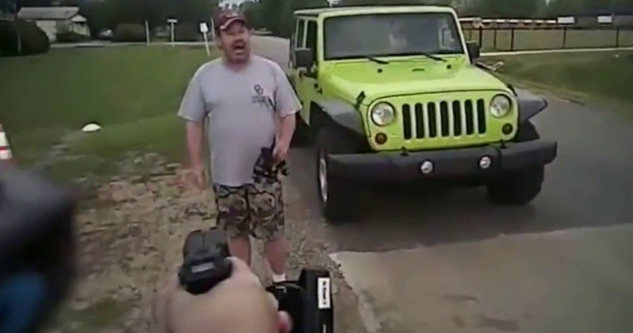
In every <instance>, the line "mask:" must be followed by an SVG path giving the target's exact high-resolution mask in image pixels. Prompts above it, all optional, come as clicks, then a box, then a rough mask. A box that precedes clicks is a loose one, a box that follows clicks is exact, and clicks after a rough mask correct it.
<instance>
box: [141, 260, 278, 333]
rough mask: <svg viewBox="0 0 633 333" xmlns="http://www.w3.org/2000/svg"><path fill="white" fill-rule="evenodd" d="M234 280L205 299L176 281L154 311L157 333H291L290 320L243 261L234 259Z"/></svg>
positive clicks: (172, 280)
mask: <svg viewBox="0 0 633 333" xmlns="http://www.w3.org/2000/svg"><path fill="white" fill-rule="evenodd" d="M231 260H232V261H233V274H232V275H231V277H230V278H229V279H227V280H225V281H223V282H221V283H220V284H218V285H217V286H215V287H214V288H213V289H211V290H210V291H209V292H207V293H206V294H203V295H198V296H193V295H191V294H189V293H187V292H186V291H184V290H183V289H181V288H180V286H179V285H178V278H177V277H173V278H172V279H171V280H170V281H169V282H168V283H167V285H166V286H165V288H164V289H163V290H162V291H161V293H160V294H159V296H158V298H157V301H156V302H155V304H154V308H153V317H154V318H153V324H154V325H155V327H154V328H153V329H152V332H157V333H224V332H226V333H229V332H230V333H241V332H244V333H246V332H248V333H278V332H281V333H289V332H290V330H291V322H290V317H289V316H288V314H287V313H285V312H278V309H277V306H278V305H277V301H276V300H275V298H274V297H273V296H272V295H271V294H269V293H267V292H266V291H265V290H264V288H263V286H262V284H261V282H260V281H259V279H258V278H257V276H256V275H255V274H253V272H252V271H251V270H250V268H249V267H248V265H246V263H244V262H243V261H241V260H239V259H236V258H231Z"/></svg>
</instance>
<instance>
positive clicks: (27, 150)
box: [0, 47, 208, 178]
mask: <svg viewBox="0 0 633 333" xmlns="http://www.w3.org/2000/svg"><path fill="white" fill-rule="evenodd" d="M205 61H208V57H207V55H206V51H205V50H204V48H199V47H197V48H193V47H173V48H172V47H116V48H99V49H52V50H51V51H50V52H49V53H47V54H44V55H38V56H31V57H15V58H0V73H2V74H0V86H1V87H2V89H0V105H1V106H0V121H1V122H2V124H3V125H4V127H5V130H6V131H7V132H8V135H9V140H10V141H11V145H12V149H13V152H14V154H15V155H16V158H17V159H18V160H19V164H20V165H29V164H31V163H33V162H35V161H37V160H38V159H41V158H42V157H43V156H44V154H45V152H47V150H49V149H50V147H51V146H52V145H53V144H55V143H56V142H58V141H59V140H61V139H62V138H68V137H73V136H76V137H77V138H78V139H76V140H70V142H69V144H68V150H69V153H70V154H72V155H77V156H82V158H81V159H78V160H77V162H76V163H74V162H73V163H65V165H64V166H63V167H60V168H61V169H63V170H58V171H62V173H63V174H68V175H71V174H75V172H74V170H75V169H76V171H77V172H78V173H82V171H91V172H99V171H103V172H110V171H112V167H111V165H109V163H111V162H112V161H113V160H115V159H116V158H117V157H119V156H120V155H121V154H122V153H124V152H127V151H131V150H152V151H156V152H159V153H163V154H165V155H167V157H169V158H172V159H179V158H181V155H182V152H183V151H184V137H183V136H184V131H183V129H184V126H183V125H182V122H181V121H180V120H179V119H178V118H177V116H176V112H177V109H178V106H179V103H180V99H181V97H182V95H183V93H184V90H185V89H186V86H187V83H188V80H189V79H190V78H191V76H192V75H193V73H194V72H195V70H196V68H197V67H198V66H199V65H200V64H202V63H204V62H205ZM89 122H97V123H99V124H100V125H101V126H102V130H101V131H100V132H97V133H92V134H85V135H81V133H80V130H81V128H82V127H83V125H85V124H86V123H89ZM71 134H72V135H71ZM75 134H77V135H75ZM69 168H70V169H69ZM73 168H74V169H73ZM71 169H72V170H71ZM64 178H66V177H64Z"/></svg>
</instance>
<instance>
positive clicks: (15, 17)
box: [13, 0, 22, 55]
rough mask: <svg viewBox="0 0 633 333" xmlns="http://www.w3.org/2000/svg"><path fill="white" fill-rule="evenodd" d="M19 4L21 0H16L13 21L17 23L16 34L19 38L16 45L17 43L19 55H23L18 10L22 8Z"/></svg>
mask: <svg viewBox="0 0 633 333" xmlns="http://www.w3.org/2000/svg"><path fill="white" fill-rule="evenodd" d="M19 2H20V0H15V3H14V4H13V21H14V23H15V34H16V37H17V40H16V43H17V49H18V55H21V54H22V35H21V34H20V25H19V24H18V8H20V6H19Z"/></svg>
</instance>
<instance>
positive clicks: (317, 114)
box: [310, 100, 365, 137]
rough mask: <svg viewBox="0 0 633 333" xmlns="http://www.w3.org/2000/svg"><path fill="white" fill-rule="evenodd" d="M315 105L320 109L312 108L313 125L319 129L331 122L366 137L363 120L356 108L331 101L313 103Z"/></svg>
mask: <svg viewBox="0 0 633 333" xmlns="http://www.w3.org/2000/svg"><path fill="white" fill-rule="evenodd" d="M313 103H314V104H316V106H318V107H317V108H312V110H311V111H310V118H311V119H310V123H311V124H315V125H316V126H317V127H318V126H321V125H323V124H324V123H326V122H327V121H331V122H334V123H335V124H336V125H338V126H341V127H344V128H345V129H347V130H350V131H352V132H354V133H355V134H358V135H360V136H363V137H364V136H365V126H364V124H363V118H362V117H361V115H360V112H359V111H358V110H356V109H355V108H354V106H352V105H350V104H348V103H344V102H340V101H331V100H320V101H313ZM315 109H316V110H315Z"/></svg>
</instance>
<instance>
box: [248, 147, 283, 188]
mask: <svg viewBox="0 0 633 333" xmlns="http://www.w3.org/2000/svg"><path fill="white" fill-rule="evenodd" d="M274 150H275V141H273V144H272V146H270V147H264V148H262V151H261V154H259V158H258V159H257V162H255V169H254V170H253V174H254V175H255V177H256V178H261V179H269V180H276V179H279V174H282V175H284V176H288V164H287V163H286V161H277V160H276V159H275V156H274V154H273V151H274Z"/></svg>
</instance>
